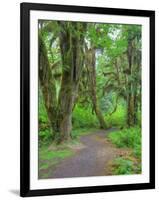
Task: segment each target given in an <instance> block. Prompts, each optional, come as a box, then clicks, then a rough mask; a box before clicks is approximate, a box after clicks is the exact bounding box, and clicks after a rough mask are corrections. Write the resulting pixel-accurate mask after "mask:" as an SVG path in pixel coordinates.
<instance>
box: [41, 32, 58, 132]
mask: <svg viewBox="0 0 159 200" xmlns="http://www.w3.org/2000/svg"><path fill="white" fill-rule="evenodd" d="M39 79H40V86H41V90H42V94H43V97H44V103H45V107H46V111H47V114H48V119H49V122H50V125H51V128H52V132H53V133H54V132H55V131H56V129H57V125H56V113H57V112H56V109H57V100H56V87H55V83H54V77H53V76H52V72H51V68H50V64H49V61H48V57H47V49H46V46H45V43H44V41H43V37H42V34H41V33H39Z"/></svg>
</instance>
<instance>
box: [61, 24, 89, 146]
mask: <svg viewBox="0 0 159 200" xmlns="http://www.w3.org/2000/svg"><path fill="white" fill-rule="evenodd" d="M60 27H61V33H60V36H59V39H60V49H61V57H62V82H61V89H60V93H59V100H58V127H59V130H60V138H59V142H62V141H64V140H69V139H70V138H71V130H72V110H73V107H74V104H75V100H76V97H77V95H78V87H79V80H80V77H81V72H82V68H83V60H84V54H83V44H84V32H85V29H86V25H85V23H78V22H77V23H75V22H67V23H66V22H64V23H63V22H60Z"/></svg>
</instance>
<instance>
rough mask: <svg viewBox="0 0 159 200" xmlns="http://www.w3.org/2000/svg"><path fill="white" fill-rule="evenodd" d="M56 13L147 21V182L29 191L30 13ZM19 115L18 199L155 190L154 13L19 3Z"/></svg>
mask: <svg viewBox="0 0 159 200" xmlns="http://www.w3.org/2000/svg"><path fill="white" fill-rule="evenodd" d="M31 10H37V11H41V10H42V11H60V12H61V13H62V12H75V13H93V14H110V15H116V16H120V15H123V16H138V17H148V18H149V19H150V32H149V33H150V37H149V41H150V75H149V77H150V117H149V119H150V130H149V134H150V141H149V143H150V180H149V183H136V184H122V185H103V186H88V187H72V188H58V189H55V188H52V189H37V190H31V189H30V130H29V127H30V75H29V74H30V63H29V61H30V55H29V54H30V35H29V31H30V11H31ZM20 12H21V16H20V23H21V24H20V25H21V32H20V33H21V55H20V58H21V62H20V65H21V74H20V76H21V82H20V93H21V99H20V100H21V107H20V110H21V113H20V118H21V121H20V132H21V140H20V152H21V153H20V195H21V196H22V197H28V196H40V195H59V194H76V193H94V192H109V191H123V190H139V189H153V188H155V12H154V11H149V10H131V9H116V8H102V7H83V6H70V5H49V4H35V3H21V5H20Z"/></svg>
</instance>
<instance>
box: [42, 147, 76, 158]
mask: <svg viewBox="0 0 159 200" xmlns="http://www.w3.org/2000/svg"><path fill="white" fill-rule="evenodd" d="M72 154H73V153H72V152H71V150H56V151H50V150H48V149H44V150H41V151H40V152H39V158H40V160H41V159H42V160H50V159H55V158H61V159H63V158H66V157H69V156H71V155H72Z"/></svg>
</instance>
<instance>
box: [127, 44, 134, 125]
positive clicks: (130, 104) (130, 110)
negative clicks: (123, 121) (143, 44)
mask: <svg viewBox="0 0 159 200" xmlns="http://www.w3.org/2000/svg"><path fill="white" fill-rule="evenodd" d="M127 58H128V67H129V70H128V71H129V73H128V86H127V87H128V88H127V91H128V96H127V124H128V126H133V125H134V91H133V88H132V64H133V63H132V60H133V47H132V41H131V40H130V41H128V49H127Z"/></svg>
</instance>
